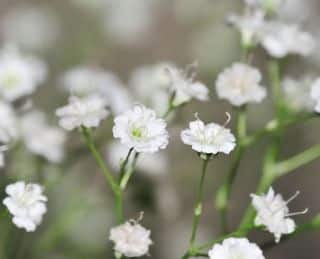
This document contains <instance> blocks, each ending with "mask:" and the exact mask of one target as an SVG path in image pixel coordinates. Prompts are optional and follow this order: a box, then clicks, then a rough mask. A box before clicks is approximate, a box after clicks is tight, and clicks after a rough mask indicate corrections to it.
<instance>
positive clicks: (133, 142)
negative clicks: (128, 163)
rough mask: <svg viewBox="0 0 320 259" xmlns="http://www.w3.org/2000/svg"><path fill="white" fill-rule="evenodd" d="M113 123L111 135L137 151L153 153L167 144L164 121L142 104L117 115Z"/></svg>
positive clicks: (167, 136)
mask: <svg viewBox="0 0 320 259" xmlns="http://www.w3.org/2000/svg"><path fill="white" fill-rule="evenodd" d="M114 123H115V124H114V126H113V130H112V131H113V136H114V137H115V138H119V139H120V141H121V143H122V144H124V145H126V146H127V147H128V148H134V149H135V150H136V151H137V152H143V153H154V152H157V151H159V149H164V148H166V147H167V145H168V138H169V134H168V132H167V130H166V126H167V125H166V122H165V121H164V120H163V119H160V118H157V117H156V113H155V112H154V111H153V110H151V109H148V108H146V107H144V106H143V105H136V106H135V107H134V108H133V109H132V110H129V111H127V112H125V113H123V114H121V115H119V116H117V117H116V118H115V119H114Z"/></svg>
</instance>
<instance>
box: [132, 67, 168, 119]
mask: <svg viewBox="0 0 320 259" xmlns="http://www.w3.org/2000/svg"><path fill="white" fill-rule="evenodd" d="M170 67H171V68H172V67H174V65H173V64H170V63H167V62H163V63H158V64H155V65H150V66H143V67H139V68H137V69H136V70H134V71H133V73H132V75H131V78H130V85H131V86H132V88H133V90H134V93H135V96H136V98H137V99H138V100H139V101H140V102H141V103H143V104H145V105H148V106H149V107H151V108H152V109H154V110H155V111H156V113H157V114H161V115H162V114H164V113H165V112H166V110H167V109H168V107H169V98H170V95H169V91H168V89H169V87H170V83H171V77H170V74H169V73H168V69H169V68H170Z"/></svg>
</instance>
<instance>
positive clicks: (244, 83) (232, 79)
mask: <svg viewBox="0 0 320 259" xmlns="http://www.w3.org/2000/svg"><path fill="white" fill-rule="evenodd" d="M261 79H262V76H261V73H260V71H259V70H258V69H256V68H254V67H251V66H248V65H246V64H242V63H234V64H233V65H232V66H231V67H229V68H227V69H225V70H224V71H223V72H222V73H220V74H219V76H218V79H217V82H216V91H217V95H218V97H219V98H221V99H226V100H228V101H229V102H230V103H231V104H232V105H234V106H241V105H244V104H247V103H253V102H255V103H259V102H261V101H262V100H263V99H264V98H265V97H266V95H267V92H266V89H265V88H264V87H263V86H261V85H260V82H261Z"/></svg>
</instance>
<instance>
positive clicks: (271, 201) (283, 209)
mask: <svg viewBox="0 0 320 259" xmlns="http://www.w3.org/2000/svg"><path fill="white" fill-rule="evenodd" d="M298 194H299V192H297V193H296V194H295V195H294V196H292V197H291V198H290V199H289V200H287V201H285V200H284V199H283V197H282V196H281V194H275V192H274V190H273V189H272V187H270V189H269V191H268V193H267V194H262V195H256V194H251V197H252V205H253V207H254V208H255V209H256V211H257V216H256V219H255V225H256V226H261V225H263V226H265V227H266V228H267V230H268V231H269V232H270V233H272V234H273V235H274V237H275V241H276V242H277V243H278V242H279V241H280V238H281V236H282V235H283V234H290V233H292V232H294V230H295V228H296V224H295V222H294V221H293V219H291V218H289V217H290V216H294V215H299V214H304V213H306V212H307V210H304V211H302V212H297V213H289V208H288V204H289V203H290V202H291V201H292V200H293V199H295V198H296V197H297V196H298Z"/></svg>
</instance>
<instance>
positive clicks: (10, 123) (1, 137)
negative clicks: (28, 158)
mask: <svg viewBox="0 0 320 259" xmlns="http://www.w3.org/2000/svg"><path fill="white" fill-rule="evenodd" d="M18 135H19V133H18V125H17V118H16V114H15V112H14V110H13V108H12V107H11V105H10V104H8V103H5V102H2V101H0V142H1V143H8V142H10V141H12V140H15V139H16V138H17V137H18Z"/></svg>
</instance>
